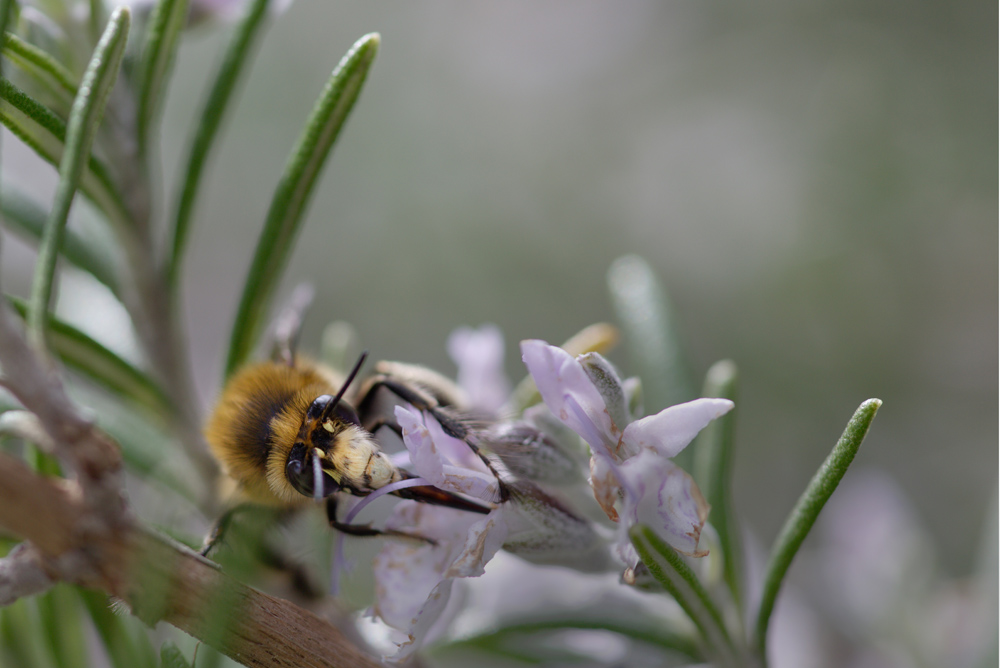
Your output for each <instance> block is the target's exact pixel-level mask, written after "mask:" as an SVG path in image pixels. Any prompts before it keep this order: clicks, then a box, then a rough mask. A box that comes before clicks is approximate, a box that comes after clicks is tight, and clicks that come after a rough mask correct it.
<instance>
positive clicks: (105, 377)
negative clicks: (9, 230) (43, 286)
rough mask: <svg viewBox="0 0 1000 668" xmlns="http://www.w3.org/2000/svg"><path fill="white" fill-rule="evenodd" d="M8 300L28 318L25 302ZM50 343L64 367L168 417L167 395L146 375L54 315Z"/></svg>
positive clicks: (157, 413) (157, 414) (11, 298)
mask: <svg viewBox="0 0 1000 668" xmlns="http://www.w3.org/2000/svg"><path fill="white" fill-rule="evenodd" d="M7 299H8V301H9V302H10V304H11V305H12V306H13V307H14V309H15V310H16V311H17V312H18V314H20V315H21V317H22V318H24V317H27V314H28V305H27V303H26V302H25V301H24V300H22V299H18V298H16V297H12V296H9V295H8V297H7ZM49 344H50V345H51V346H52V350H53V352H55V354H56V355H58V356H59V358H60V359H61V360H62V361H63V362H64V363H65V364H66V365H67V366H69V367H71V368H73V369H76V370H77V371H79V372H80V373H81V374H83V375H84V376H86V377H87V378H90V379H91V380H93V381H95V382H96V383H98V384H100V385H103V386H104V387H105V388H107V389H108V390H111V391H112V392H114V393H115V394H117V395H119V396H121V397H122V398H124V399H126V400H127V401H131V402H134V403H136V404H139V405H140V406H143V407H144V408H147V409H149V410H151V411H152V412H153V414H154V415H156V416H158V417H163V416H164V415H169V414H170V412H171V409H170V402H169V400H168V399H167V397H166V394H164V392H163V390H161V389H160V386H159V385H157V384H156V382H154V381H153V380H152V379H151V378H150V377H149V376H147V375H146V374H145V373H144V372H143V371H141V370H139V369H137V368H136V367H134V366H133V365H132V364H130V363H129V362H126V361H125V360H123V359H122V358H121V357H119V356H118V355H116V354H115V353H114V352H112V351H110V350H108V349H107V348H105V347H104V346H103V345H101V344H100V343H98V342H97V341H95V340H94V339H92V338H90V337H89V336H87V335H86V334H84V333H83V332H81V331H80V330H78V329H76V328H75V327H73V326H72V325H70V324H68V323H66V322H63V321H62V320H58V319H57V318H55V317H54V316H50V320H49Z"/></svg>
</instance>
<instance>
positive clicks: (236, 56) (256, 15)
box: [167, 0, 271, 288]
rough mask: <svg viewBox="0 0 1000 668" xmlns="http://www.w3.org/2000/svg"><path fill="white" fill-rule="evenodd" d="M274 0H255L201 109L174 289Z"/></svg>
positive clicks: (183, 195) (182, 205)
mask: <svg viewBox="0 0 1000 668" xmlns="http://www.w3.org/2000/svg"><path fill="white" fill-rule="evenodd" d="M270 2H271V0H254V2H253V4H252V5H251V6H250V8H249V10H248V11H247V13H246V16H244V17H243V20H242V21H241V22H240V24H239V26H237V28H236V33H235V34H234V35H233V40H232V41H231V42H230V43H229V48H228V49H227V50H226V55H225V57H224V58H223V60H222V66H221V67H220V68H219V72H218V73H217V74H216V75H215V83H213V84H212V90H211V92H210V93H209V94H208V99H207V100H205V106H204V107H202V110H201V115H200V117H201V122H200V123H199V124H198V129H197V131H196V132H195V135H194V138H193V139H192V140H191V146H190V149H189V150H188V159H187V164H186V166H185V169H184V171H183V172H182V173H183V174H184V178H183V183H182V185H181V192H180V195H179V196H178V197H177V212H176V213H175V214H174V224H173V232H172V234H171V239H172V242H171V245H170V249H169V252H170V257H169V258H168V259H167V280H168V281H169V284H170V286H171V287H172V288H173V287H174V286H176V284H177V279H178V278H179V276H180V267H181V261H182V258H183V256H184V249H185V246H186V245H187V237H188V229H189V228H190V220H191V213H192V211H193V210H194V202H195V199H196V198H197V197H198V188H199V186H200V185H201V173H202V170H203V169H204V168H205V164H206V162H207V161H208V154H209V152H210V151H211V149H212V145H213V144H214V142H215V137H216V134H217V132H218V130H219V126H220V125H221V124H222V119H223V116H224V115H225V112H226V108H227V107H228V106H229V100H230V98H231V97H232V93H233V90H234V89H235V88H236V83H237V81H238V79H239V76H240V74H241V72H242V71H243V69H244V68H245V66H246V65H247V62H248V61H249V58H248V55H249V53H250V50H251V47H252V46H253V42H254V39H255V38H256V36H257V34H258V33H259V32H260V28H261V26H263V24H264V21H263V20H262V19H263V18H264V17H265V16H266V15H267V11H266V10H267V7H268V4H269V3H270Z"/></svg>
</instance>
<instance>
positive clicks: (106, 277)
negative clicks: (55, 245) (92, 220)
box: [0, 185, 118, 295]
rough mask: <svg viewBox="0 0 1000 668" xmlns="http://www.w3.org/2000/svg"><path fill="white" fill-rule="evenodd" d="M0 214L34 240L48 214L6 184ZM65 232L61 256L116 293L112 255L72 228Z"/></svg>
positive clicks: (11, 227) (25, 236) (19, 232)
mask: <svg viewBox="0 0 1000 668" xmlns="http://www.w3.org/2000/svg"><path fill="white" fill-rule="evenodd" d="M0 214H3V218H4V221H5V222H6V223H7V227H8V228H9V229H11V231H13V232H15V233H16V234H18V235H19V236H21V237H24V238H26V239H30V240H32V241H34V242H38V241H39V240H40V239H41V238H42V234H43V232H44V230H45V220H46V218H48V214H47V213H46V212H45V211H44V210H43V209H42V208H41V207H40V206H39V205H38V204H37V203H36V202H35V201H34V200H33V199H31V198H30V197H28V196H27V195H25V194H24V193H23V192H21V191H19V190H17V189H15V188H12V187H11V186H9V185H7V186H5V187H4V188H3V190H2V194H0ZM65 234H66V236H65V238H64V239H63V245H62V249H61V251H62V254H63V256H64V257H65V258H66V259H67V260H69V262H70V263H72V264H73V265H74V266H75V267H77V268H79V269H82V270H83V271H85V272H87V273H88V274H90V275H91V276H93V277H94V278H95V279H97V281H98V282H100V283H102V284H103V285H105V286H106V287H107V288H108V289H109V290H111V292H112V294H115V295H117V294H118V277H117V276H116V275H115V272H114V269H113V267H114V262H113V259H112V258H110V257H108V255H107V253H105V252H104V251H103V249H101V248H100V247H98V246H95V245H93V244H92V243H91V241H90V240H89V239H88V238H87V237H84V236H82V235H80V234H78V233H77V232H76V231H75V230H73V229H72V228H67V229H66V232H65Z"/></svg>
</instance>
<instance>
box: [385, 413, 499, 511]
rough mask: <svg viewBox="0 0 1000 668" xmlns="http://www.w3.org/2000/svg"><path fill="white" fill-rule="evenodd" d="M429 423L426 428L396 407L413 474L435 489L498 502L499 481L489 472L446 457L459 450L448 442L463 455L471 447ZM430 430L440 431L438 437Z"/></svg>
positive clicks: (479, 463) (413, 416)
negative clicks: (458, 445)
mask: <svg viewBox="0 0 1000 668" xmlns="http://www.w3.org/2000/svg"><path fill="white" fill-rule="evenodd" d="M426 419H427V421H428V424H427V425H425V424H424V423H423V422H422V421H421V419H420V416H419V415H417V414H416V413H414V412H412V411H410V410H407V409H406V408H404V407H403V406H396V422H397V423H398V424H399V427H400V429H402V431H403V444H404V445H405V446H406V449H407V450H408V451H409V453H410V461H411V462H412V465H413V470H414V471H415V472H416V473H417V474H418V475H419V476H420V477H422V478H424V479H426V480H427V481H428V482H430V483H431V484H432V485H434V486H435V487H439V488H441V489H444V490H447V491H451V492H459V493H462V494H468V495H469V496H474V497H476V498H477V499H482V500H484V501H489V502H493V501H495V500H496V499H497V498H498V496H499V493H500V485H499V483H498V482H497V479H496V477H494V475H493V474H492V473H490V472H489V471H486V470H476V469H473V468H468V467H466V466H465V465H464V464H465V462H462V463H461V464H462V465H455V464H454V463H453V462H452V460H451V459H450V458H449V457H448V456H447V452H448V450H453V449H454V448H455V447H456V446H455V444H453V443H450V442H449V441H448V439H451V440H453V441H456V442H457V443H459V444H461V448H462V449H463V450H464V451H469V446H468V444H466V443H464V442H462V441H460V440H458V439H453V438H451V437H450V436H447V434H445V433H444V432H443V431H441V429H440V425H437V424H436V422H435V421H434V418H432V417H427V418H426ZM431 426H436V427H437V429H436V431H437V435H436V436H435V435H434V434H432V432H431ZM442 446H444V447H442ZM473 458H474V459H475V463H476V464H478V466H479V467H480V469H485V466H484V465H483V463H482V462H481V461H480V460H479V459H478V458H476V457H475V456H474V455H473Z"/></svg>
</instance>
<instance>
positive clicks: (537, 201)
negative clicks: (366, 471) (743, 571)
mask: <svg viewBox="0 0 1000 668" xmlns="http://www.w3.org/2000/svg"><path fill="white" fill-rule="evenodd" d="M996 25H997V5H996V3H995V2H991V1H989V0H963V1H961V2H952V1H948V0H935V1H933V2H924V3H901V2H894V1H892V0H875V1H872V2H848V1H843V0H841V1H836V0H828V1H825V2H824V1H819V0H816V1H812V2H782V1H779V0H773V1H770V2H764V3H757V4H755V5H754V6H753V7H747V6H744V5H741V4H739V3H723V2H711V1H709V2H704V1H700V2H693V1H680V2H671V3H661V2H640V1H629V2H615V3H598V2H547V3H534V2H527V1H524V2H504V3H482V2H475V3H468V2H459V1H457V0H454V1H447V2H445V1H436V2H421V3H390V2H344V3H341V2H327V1H326V0H296V2H295V3H294V4H292V5H291V7H290V8H289V9H288V10H287V11H286V12H285V14H284V15H282V16H281V17H280V19H279V20H277V21H276V22H275V23H274V25H273V26H272V27H271V29H270V30H269V32H268V33H267V34H266V36H265V38H264V40H263V42H262V43H261V48H260V51H259V54H258V57H257V59H256V64H255V66H254V68H253V70H252V72H251V73H250V75H249V77H248V79H247V80H246V82H245V86H244V87H243V90H242V93H241V99H240V102H239V105H238V107H237V109H236V111H235V113H234V114H232V116H231V117H230V119H229V121H230V122H229V124H228V129H227V132H226V134H225V136H224V138H223V140H222V141H221V143H220V145H219V146H218V150H217V151H216V153H215V155H214V156H213V158H212V163H211V168H210V176H209V179H208V183H207V188H206V189H205V190H203V194H202V199H201V201H200V203H199V206H198V210H197V214H196V223H195V230H194V232H193V238H192V244H193V245H192V248H191V253H190V255H189V259H188V262H187V276H186V282H185V312H186V316H187V319H188V330H189V338H190V342H191V345H192V347H193V355H194V370H195V375H196V379H197V382H198V386H199V391H200V392H201V394H202V399H203V401H204V404H205V405H206V406H208V405H209V403H210V401H211V399H212V396H213V395H214V393H215V392H216V391H217V389H218V382H219V378H220V374H221V368H222V360H223V355H224V349H225V345H226V343H227V340H228V331H229V327H230V324H231V320H232V317H233V315H234V312H235V308H236V303H237V300H238V296H239V289H240V288H239V286H240V285H241V283H242V281H243V280H244V276H245V274H246V271H247V267H248V264H249V258H250V257H251V254H252V252H253V246H254V243H255V239H256V235H257V233H258V231H259V229H260V227H261V225H262V222H263V219H264V215H265V213H266V210H267V206H268V202H269V200H270V197H271V194H272V192H273V189H274V184H275V183H276V180H277V178H278V176H279V174H280V172H281V170H282V168H283V166H284V163H285V159H286V156H287V154H288V151H289V150H290V148H291V146H292V145H293V143H294V142H295V139H296V137H297V136H298V132H299V128H300V126H301V124H302V123H303V121H304V120H305V118H306V116H307V115H308V113H309V110H310V108H311V106H312V104H313V102H314V100H315V98H316V97H317V95H318V93H319V91H320V89H321V87H322V86H323V83H324V82H325V80H326V79H327V77H328V76H329V74H330V71H331V70H332V68H333V67H334V66H335V65H336V63H337V61H338V60H339V58H340V57H341V56H342V55H343V53H344V52H345V51H346V50H347V49H348V47H349V46H350V45H351V44H352V43H353V42H354V41H355V40H356V39H357V38H358V37H360V36H361V35H362V34H364V33H367V32H370V31H378V32H380V33H381V35H382V48H381V51H380V53H379V56H378V58H377V60H376V63H375V65H374V67H373V69H372V71H371V73H370V75H369V78H368V82H367V84H366V87H365V89H364V91H363V93H362V95H361V99H360V101H359V103H358V105H357V106H356V107H355V110H354V112H353V115H352V117H351V118H350V120H349V122H348V124H347V127H346V129H345V131H344V132H343V134H342V136H341V139H340V141H339V143H338V145H337V147H336V148H335V149H334V154H333V156H332V158H331V161H330V163H329V164H328V166H327V168H326V170H325V172H324V174H323V176H322V181H321V183H320V185H319V189H318V194H317V196H316V197H315V199H314V201H313V203H312V206H311V208H310V212H309V215H308V221H307V223H306V225H305V227H304V231H303V233H302V235H301V237H300V238H299V243H298V250H297V252H296V254H295V256H294V258H293V260H292V263H291V265H290V268H289V271H288V274H287V281H286V285H285V287H284V288H283V290H284V293H286V294H287V292H289V291H290V290H291V289H292V287H293V286H294V285H295V284H296V283H298V282H302V281H310V282H312V283H313V284H314V285H315V286H316V288H317V298H316V302H315V306H314V308H313V310H312V312H311V314H310V317H309V321H308V323H307V327H306V330H305V335H304V339H303V345H304V347H305V348H306V349H313V350H315V349H316V348H318V346H319V339H320V333H321V330H322V327H323V325H324V324H326V323H327V322H329V321H331V320H334V319H343V320H347V321H349V322H351V323H352V324H353V325H354V326H355V327H356V328H357V330H358V332H359V334H360V336H361V340H362V341H363V345H364V346H365V347H366V348H368V349H369V350H370V351H371V352H372V354H373V355H374V356H375V357H378V358H391V359H401V360H406V361H410V362H417V363H424V364H428V365H431V366H433V367H436V368H439V369H441V370H443V371H445V372H449V373H450V372H452V371H453V369H454V367H453V365H452V363H451V361H450V360H449V359H448V357H447V354H446V351H445V340H446V338H447V335H448V333H449V332H450V331H451V330H452V329H454V328H456V327H458V326H461V325H478V324H481V323H486V322H492V323H496V324H497V325H499V326H500V327H501V328H502V329H503V331H504V333H505V335H506V338H507V354H508V357H509V360H508V365H507V367H508V371H509V373H510V375H511V376H512V377H513V378H514V379H519V378H520V377H521V376H522V375H523V373H524V371H523V367H522V366H521V365H520V362H519V360H518V356H519V355H518V353H517V342H518V341H519V340H521V339H523V338H544V339H547V340H549V341H551V342H560V341H563V340H565V339H566V338H568V337H569V336H570V335H572V334H573V333H575V332H576V331H577V330H579V329H580V328H582V327H583V326H585V325H587V324H590V323H592V322H596V321H601V320H611V319H613V318H614V311H613V308H612V305H611V301H610V299H609V297H608V294H607V287H606V272H607V269H608V267H609V266H610V265H611V263H612V262H613V261H614V260H615V259H616V258H618V257H619V256H621V255H623V254H627V253H638V254H640V255H642V256H643V257H644V258H646V259H647V260H648V261H649V262H650V263H651V264H652V266H653V267H654V268H655V269H656V271H657V272H658V274H659V275H660V277H661V279H662V280H663V283H664V285H665V287H666V288H667V290H668V291H669V294H670V297H671V299H672V301H673V303H674V306H675V308H676V311H677V315H678V318H679V327H680V331H681V336H682V339H683V343H684V346H685V350H686V352H687V353H688V355H689V370H690V373H691V377H692V379H693V382H694V384H695V386H697V385H698V384H700V378H701V377H702V375H703V374H704V372H705V370H706V369H707V368H708V367H709V366H710V365H711V363H713V362H714V361H716V360H718V359H721V358H727V357H728V358H731V359H733V360H735V361H736V363H737V364H738V365H739V368H740V370H741V375H742V388H741V395H740V401H739V402H738V406H739V418H738V426H737V438H738V441H737V445H738V452H737V455H736V463H735V476H736V488H735V500H736V505H737V508H738V510H739V512H740V514H741V516H742V518H743V519H744V520H745V521H746V522H747V523H748V525H749V526H750V528H751V529H752V530H753V531H754V532H755V533H756V534H757V536H758V537H759V538H760V540H761V541H762V542H763V543H764V544H769V543H770V541H771V540H773V538H774V536H775V535H776V534H777V531H778V529H779V528H780V526H781V523H782V522H783V520H784V517H785V514H786V513H787V512H788V510H789V508H790V507H791V505H792V504H793V503H794V501H795V500H796V499H797V497H798V495H799V494H800V493H801V491H802V489H803V488H804V486H805V484H806V482H807V480H808V479H809V477H810V476H811V475H812V473H813V472H814V471H815V469H816V467H817V466H818V465H819V463H820V462H821V461H822V460H823V458H824V457H825V456H826V454H827V453H828V452H829V449H830V448H831V446H832V445H833V443H834V441H835V440H836V438H837V436H838V435H839V434H840V432H841V430H842V429H843V427H844V425H845V423H846V421H847V419H848V418H849V417H850V415H851V414H852V412H853V411H854V409H855V408H856V407H857V405H858V404H859V403H861V401H863V400H864V399H866V398H868V397H872V396H876V397H880V398H881V399H883V400H884V402H885V404H884V406H883V408H882V410H881V411H880V413H879V415H878V417H877V419H876V421H875V424H874V427H873V430H872V432H871V433H870V435H869V437H868V440H867V441H866V443H865V446H864V447H863V449H862V451H861V453H860V455H859V457H858V459H857V461H856V466H859V467H867V468H877V469H880V470H882V471H885V472H888V473H889V474H890V475H891V476H892V477H893V478H894V479H895V480H896V481H897V482H898V483H900V485H901V486H902V488H903V490H904V491H905V493H906V494H907V495H908V496H909V497H910V499H911V500H912V502H913V503H914V504H915V506H916V511H917V513H918V515H919V517H920V518H921V519H922V520H923V521H924V522H925V523H926V524H927V526H928V527H929V528H930V530H931V531H932V533H933V535H934V537H935V538H936V541H937V544H938V550H939V553H938V555H937V556H938V558H939V559H940V563H942V564H943V566H944V568H945V569H946V570H947V571H948V572H950V573H951V574H953V575H958V576H961V575H964V574H966V573H968V572H969V571H970V570H971V569H972V564H973V560H974V556H975V552H976V548H977V541H978V536H979V533H980V528H981V525H982V524H983V522H984V521H985V520H986V518H987V515H986V510H987V506H989V505H990V504H995V496H993V494H994V489H995V487H996V484H997V471H998V455H997V452H998V432H997V424H998V422H997V417H998V416H997V405H998V396H997V385H998V382H997V381H998V377H997V369H998V359H997V341H998V336H997V334H998V331H997V322H998V308H997V302H998V282H997V276H998V267H997V248H998V225H997V194H998V193H997V177H998V175H997V123H996V119H997V83H996V82H997V67H996V62H997V61H996V53H997V33H996ZM227 36H228V32H227V29H226V27H225V26H215V27H209V26H203V27H201V28H199V29H197V30H194V31H192V32H190V33H189V34H187V35H186V36H185V41H184V45H183V47H182V51H181V54H180V58H179V61H178V62H177V65H176V69H175V77H174V80H173V83H172V86H171V90H170V100H169V103H168V107H167V109H166V116H165V131H164V134H163V136H162V138H161V147H162V165H163V178H164V179H165V182H166V184H167V186H166V187H167V190H166V193H161V195H162V194H169V195H170V196H171V198H172V197H173V192H174V190H173V189H174V186H175V184H176V182H177V170H178V167H179V163H180V161H181V157H182V152H183V147H184V146H185V145H186V141H187V139H188V137H189V133H190V128H191V125H192V123H193V117H194V116H195V115H196V114H197V113H198V108H199V105H200V103H201V99H202V97H203V95H204V89H205V85H206V81H207V80H208V77H209V76H210V75H211V73H212V72H213V71H214V69H215V67H216V65H217V63H218V61H219V57H220V53H221V49H222V47H223V45H224V44H225V41H226V38H227ZM3 158H4V163H5V171H6V173H7V175H8V178H11V179H14V180H18V181H21V182H23V184H24V185H26V186H27V187H29V188H30V189H33V190H35V191H36V192H44V190H45V188H47V187H49V186H48V185H46V184H48V183H51V181H52V170H51V169H49V168H47V167H45V166H32V163H31V160H30V156H28V154H27V153H26V152H25V151H24V150H23V149H20V148H19V147H17V146H16V142H15V141H14V140H12V139H10V138H9V137H8V138H5V139H4V156H3ZM3 253H4V254H3V258H2V265H3V271H4V273H3V280H4V281H5V285H6V286H7V287H8V288H11V289H13V290H14V291H20V292H25V291H26V289H27V288H26V286H27V285H28V281H29V277H30V269H31V256H30V253H26V252H25V251H24V247H22V246H19V245H18V244H17V243H16V242H14V241H11V242H5V245H4V251H3ZM74 294H75V293H74ZM66 295H67V289H65V288H64V291H63V304H62V305H61V308H62V309H63V310H64V312H66V311H69V310H71V308H72V305H70V304H69V303H68V301H69V300H67V299H66ZM77 305H78V306H79V303H78V304H77ZM87 308H88V307H87V306H86V304H85V303H84V305H83V311H84V313H86V310H87ZM83 317H84V319H85V316H83ZM109 323H110V324H109ZM113 323H114V321H113V319H111V320H107V321H105V324H108V326H109V328H111V329H113V328H114V327H118V326H117V325H114V324H113ZM110 334H112V335H113V334H114V332H110ZM612 358H613V359H614V360H615V361H616V362H618V363H620V364H621V365H622V366H623V367H624V368H625V370H626V371H629V372H633V373H634V372H635V371H636V370H635V369H629V368H628V359H627V356H625V355H623V354H622V353H621V352H620V351H619V352H617V353H615V354H613V356H612ZM994 517H995V516H994Z"/></svg>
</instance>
